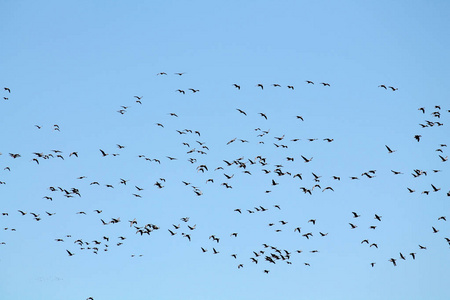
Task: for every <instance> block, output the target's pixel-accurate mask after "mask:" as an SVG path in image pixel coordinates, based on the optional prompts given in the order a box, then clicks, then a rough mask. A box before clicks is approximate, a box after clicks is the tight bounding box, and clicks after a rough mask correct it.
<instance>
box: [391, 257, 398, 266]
mask: <svg viewBox="0 0 450 300" xmlns="http://www.w3.org/2000/svg"><path fill="white" fill-rule="evenodd" d="M389 261H390V262H392V263H393V264H394V267H395V266H397V263H396V261H397V260H396V259H395V258H391V259H390V260H389Z"/></svg>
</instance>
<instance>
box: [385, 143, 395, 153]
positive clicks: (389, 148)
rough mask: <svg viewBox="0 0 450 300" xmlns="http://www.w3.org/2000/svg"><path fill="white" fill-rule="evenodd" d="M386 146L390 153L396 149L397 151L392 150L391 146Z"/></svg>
mask: <svg viewBox="0 0 450 300" xmlns="http://www.w3.org/2000/svg"><path fill="white" fill-rule="evenodd" d="M385 146H386V149H387V150H388V152H389V153H394V152H395V151H397V150H391V148H389V147H388V145H385Z"/></svg>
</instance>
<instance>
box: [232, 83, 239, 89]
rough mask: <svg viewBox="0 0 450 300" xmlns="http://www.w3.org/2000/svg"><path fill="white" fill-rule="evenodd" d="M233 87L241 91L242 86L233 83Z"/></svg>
mask: <svg viewBox="0 0 450 300" xmlns="http://www.w3.org/2000/svg"><path fill="white" fill-rule="evenodd" d="M233 85H234V87H235V88H237V89H238V90H240V89H241V86H240V85H238V84H236V83H233Z"/></svg>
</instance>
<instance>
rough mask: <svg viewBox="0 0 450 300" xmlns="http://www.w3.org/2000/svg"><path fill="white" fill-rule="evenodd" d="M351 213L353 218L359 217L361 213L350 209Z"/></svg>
mask: <svg viewBox="0 0 450 300" xmlns="http://www.w3.org/2000/svg"><path fill="white" fill-rule="evenodd" d="M352 214H353V218H359V217H361V215H358V214H357V213H356V212H354V211H352Z"/></svg>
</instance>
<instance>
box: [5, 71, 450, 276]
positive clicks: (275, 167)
mask: <svg viewBox="0 0 450 300" xmlns="http://www.w3.org/2000/svg"><path fill="white" fill-rule="evenodd" d="M184 74H185V73H175V75H176V76H183V75H184ZM157 75H158V76H167V73H165V72H161V73H158V74H157ZM305 82H306V84H310V85H314V84H315V83H314V82H313V81H310V80H307V81H305ZM320 84H321V85H322V86H323V87H330V86H331V85H330V84H329V83H326V82H320ZM232 86H233V87H234V88H235V89H237V90H238V91H239V90H241V85H239V84H237V83H233V84H232ZM271 86H272V87H274V88H278V87H281V85H280V84H277V83H274V84H272V85H271ZM256 87H257V88H260V89H261V90H263V89H264V85H263V84H261V83H258V84H257V85H256ZM378 87H380V88H383V89H385V90H391V91H392V92H395V91H397V90H398V88H396V87H393V86H389V85H385V84H381V85H379V86H378ZM287 88H288V89H291V90H294V89H295V88H294V86H293V85H287ZM4 91H5V93H7V94H6V95H5V96H4V97H3V99H4V100H9V95H11V94H12V91H11V89H10V88H8V87H5V88H4ZM187 91H190V92H191V93H198V92H200V90H199V89H195V88H189V89H188V90H187ZM176 92H178V93H180V94H185V93H186V91H185V90H183V89H177V90H176ZM134 101H135V103H137V104H139V105H143V104H145V98H144V97H143V96H134ZM129 107H130V106H129V105H123V106H121V108H120V109H119V110H118V111H117V112H118V113H120V114H122V115H124V114H125V113H126V112H127V109H128V108H129ZM429 109H430V108H425V107H420V108H418V110H419V111H420V112H421V113H422V114H426V112H427V111H428V110H429ZM233 110H234V111H235V112H236V114H237V115H236V117H242V118H245V117H248V115H249V112H247V111H246V110H244V109H242V108H233ZM431 110H432V112H431V114H429V115H430V116H431V118H432V121H431V120H424V121H423V122H421V123H420V127H421V128H431V127H434V126H436V127H439V126H443V125H444V124H443V123H442V121H441V117H443V115H444V114H445V113H450V110H447V111H446V112H445V111H444V110H442V109H441V107H440V106H439V105H436V106H434V107H432V108H431ZM254 113H255V114H258V115H259V117H261V119H262V120H263V121H264V120H268V119H269V118H270V115H269V114H268V113H266V112H254ZM167 116H168V119H167V120H166V121H167V122H166V123H165V124H163V123H155V124H154V125H155V126H156V127H159V128H160V129H161V130H167V129H166V127H167V123H170V118H179V115H178V113H175V112H170V113H168V114H167ZM180 118H181V116H180ZM292 119H293V120H296V121H297V122H305V120H307V116H303V115H295V114H293V115H292ZM35 127H36V128H37V129H38V130H40V129H41V128H42V127H43V126H41V125H35ZM52 129H53V130H54V131H61V130H60V126H59V125H58V124H54V125H53V128H52ZM169 134H170V133H169ZM172 134H173V136H174V138H178V139H180V144H181V147H183V148H184V150H185V156H183V157H174V156H166V157H148V156H147V155H145V154H136V155H135V156H136V158H137V159H138V160H142V161H145V162H148V163H151V164H157V165H164V164H166V163H168V162H173V163H176V162H177V161H179V160H184V161H185V160H187V161H188V162H189V165H191V166H192V168H191V169H192V171H193V173H194V174H196V175H195V176H200V177H199V178H202V180H204V183H201V184H193V183H191V181H196V182H198V180H197V179H196V178H195V177H194V178H190V179H189V180H188V179H186V180H181V181H180V182H178V183H176V182H175V183H174V182H173V180H172V179H171V178H163V177H158V178H156V180H155V181H154V183H152V184H151V185H144V186H141V185H138V184H134V183H133V180H131V179H124V178H119V179H118V180H117V182H116V183H111V182H102V180H101V179H94V180H88V177H87V176H84V175H83V176H79V177H76V180H77V181H78V183H77V184H76V186H77V187H61V186H56V185H55V186H50V187H48V194H46V195H43V196H42V199H43V200H46V201H50V202H56V201H60V200H61V199H63V198H77V197H81V196H82V193H84V191H85V190H87V189H89V188H98V189H101V188H103V189H110V190H113V189H118V187H122V188H126V189H127V190H129V191H130V196H131V197H133V198H145V197H146V195H145V191H147V190H149V189H152V188H153V189H164V188H166V187H167V186H172V187H173V186H177V188H186V189H190V190H191V192H192V193H193V195H195V196H198V197H202V196H204V191H203V189H202V186H206V185H208V186H209V185H217V186H218V188H219V189H224V190H227V189H233V187H235V185H239V184H240V181H239V179H237V178H239V177H243V176H253V175H255V174H257V175H258V176H261V178H262V179H261V180H265V181H266V182H267V185H266V186H265V188H264V189H263V190H261V191H260V192H261V193H264V194H269V193H272V191H274V190H276V189H279V188H280V187H279V186H280V185H283V184H285V181H286V180H285V179H284V178H289V180H291V182H293V183H294V184H296V185H298V189H299V190H300V191H301V192H302V193H303V194H304V195H308V196H312V195H313V194H314V193H316V192H318V191H320V192H321V193H324V192H328V193H333V192H335V190H336V189H339V186H338V182H340V181H341V180H345V179H346V180H361V179H363V178H365V179H367V180H368V179H374V178H376V177H377V174H378V173H377V170H365V171H363V172H362V173H361V174H359V175H358V174H352V175H345V176H344V175H341V174H333V175H331V176H325V175H323V174H320V173H319V172H311V174H306V173H305V174H303V173H301V172H299V171H298V169H296V170H294V168H292V164H293V163H294V162H297V161H300V162H301V163H303V164H308V163H311V162H312V161H314V160H313V159H314V156H311V155H306V154H300V155H298V154H296V155H286V157H285V159H284V160H283V161H273V160H272V159H271V157H265V156H262V155H255V156H254V157H244V156H241V157H237V158H233V159H229V158H228V159H223V160H222V161H221V162H218V163H217V164H216V165H207V164H206V163H205V162H204V160H203V158H202V157H205V155H207V154H208V153H209V151H210V147H211V146H210V145H209V144H208V143H206V142H204V141H200V140H199V139H200V138H203V136H202V133H201V132H200V131H199V130H194V129H176V130H175V131H174V132H173V133H172ZM422 134H424V133H422ZM422 134H416V135H414V136H412V137H411V139H414V140H416V141H417V142H421V140H422ZM254 135H255V136H254V138H255V139H256V140H257V143H258V144H261V145H266V147H272V148H270V149H271V151H278V150H277V149H280V150H281V149H288V148H289V147H291V148H292V147H295V144H296V143H298V142H300V141H303V142H307V143H313V142H318V141H321V142H322V143H328V144H329V143H332V142H334V138H331V137H322V138H302V139H300V138H291V139H289V138H287V137H286V136H285V135H281V136H274V135H271V133H270V129H267V130H263V129H261V128H259V127H258V128H255V129H254ZM253 142H254V141H253ZM247 143H250V141H249V140H248V139H244V138H238V137H234V138H232V139H230V140H228V139H227V140H224V141H223V144H222V145H219V146H220V147H239V145H245V144H247ZM235 144H239V145H238V146H233V145H235ZM211 148H212V147H211ZM382 148H383V145H380V150H379V151H380V152H381V151H383V150H382ZM446 149H447V145H446V144H445V143H441V144H438V145H436V150H435V152H436V153H438V154H436V164H438V163H441V164H442V168H439V169H437V168H436V169H432V170H421V169H413V170H412V172H411V173H410V174H411V176H413V177H414V178H418V177H422V176H427V175H429V174H430V173H432V174H438V173H441V172H444V171H445V170H444V168H446V167H447V164H448V155H446V154H445V153H446ZM384 151H386V153H387V155H397V154H398V152H400V151H401V150H399V149H396V147H394V146H393V145H384ZM122 154H129V153H126V145H122V144H116V151H114V153H113V152H112V150H105V148H103V147H102V148H99V150H98V157H99V159H107V158H108V157H118V156H120V155H122ZM0 155H1V153H0ZM433 155H435V154H433ZM5 156H7V157H9V158H10V160H8V159H6V158H3V159H1V160H0V162H1V164H2V165H3V166H2V170H3V172H14V162H15V160H18V159H24V158H25V159H27V158H26V157H28V159H29V161H30V162H31V163H33V164H36V165H40V164H42V163H43V162H44V161H46V160H51V159H56V160H60V161H64V160H68V159H82V157H83V153H80V152H79V151H76V150H71V151H68V152H67V154H66V153H64V152H63V151H62V150H59V149H52V150H49V151H47V152H32V153H31V155H30V154H25V153H12V152H10V153H9V154H8V155H4V157H5ZM296 168H297V167H296ZM390 172H391V173H392V175H394V176H401V175H405V174H404V172H406V171H404V170H390ZM2 177H5V176H4V175H0V186H1V185H5V184H7V183H8V182H7V180H5V179H2ZM264 178H266V179H264ZM282 178H283V179H282ZM282 182H283V183H282ZM169 183H170V184H169ZM445 189H446V188H444V187H438V186H436V185H435V184H431V185H430V189H426V190H422V191H418V192H420V193H421V194H423V195H429V194H430V193H442V192H443V190H445ZM447 189H448V187H447ZM415 192H416V188H415V187H411V186H408V187H405V193H415ZM0 193H1V190H0ZM445 193H446V194H445ZM444 194H445V195H446V196H450V190H449V191H447V192H445V191H444ZM267 211H271V212H275V213H277V214H278V215H280V214H281V213H282V212H283V207H282V206H281V205H279V204H277V203H273V204H271V205H270V206H266V205H258V206H253V207H237V208H235V209H234V211H232V212H230V213H233V214H238V215H245V214H248V215H250V214H263V213H266V212H267ZM56 213H57V212H49V211H44V212H31V211H27V210H26V209H17V211H15V212H14V211H10V212H6V211H5V212H1V215H0V222H1V223H2V224H4V223H5V222H7V218H8V217H9V216H10V215H12V214H18V216H21V217H23V218H26V217H27V216H31V217H32V218H33V220H34V221H36V222H40V221H44V220H46V219H47V218H52V217H53V216H54V215H55V214H56ZM75 214H78V215H89V214H91V215H94V216H97V217H96V218H98V224H99V226H118V225H117V224H120V223H122V222H123V223H126V224H127V225H126V226H127V228H128V230H129V231H130V234H135V235H138V236H140V237H146V236H150V235H153V234H156V232H158V231H160V232H161V234H167V235H169V236H171V237H173V238H177V237H178V238H180V239H182V240H184V241H186V242H188V243H189V242H191V241H192V240H194V239H201V240H204V245H202V246H201V247H200V248H199V249H198V250H199V251H201V252H202V253H207V252H209V253H212V254H213V255H219V254H226V255H228V256H229V257H230V258H231V259H232V261H234V262H235V265H236V268H238V269H241V268H244V266H245V265H247V264H255V265H258V266H260V265H262V272H264V273H266V274H268V273H269V272H270V269H271V266H274V265H276V264H280V263H285V264H289V265H290V264H293V262H294V261H295V260H296V257H301V256H300V254H301V253H303V252H309V253H311V254H316V253H319V252H320V251H319V249H310V250H307V251H304V250H302V249H286V248H285V247H282V246H280V245H276V244H273V243H272V244H270V243H264V244H261V245H260V246H259V247H258V248H257V249H255V250H253V251H252V253H251V254H250V255H249V256H248V255H247V256H245V255H242V254H241V253H237V252H236V253H234V252H233V253H225V252H227V251H224V250H222V249H221V247H220V246H221V245H222V244H223V243H224V242H225V243H226V242H227V240H229V239H239V232H235V231H233V232H230V233H229V236H219V235H218V234H217V233H211V234H210V235H208V236H204V237H201V236H198V235H196V229H197V224H196V223H195V222H192V221H191V219H190V218H189V217H187V216H183V217H181V218H180V219H179V220H172V222H170V223H172V225H169V226H167V225H160V224H153V223H151V222H140V221H138V220H137V219H136V218H134V219H132V220H121V218H120V216H109V217H106V216H104V213H103V210H102V209H96V210H94V211H77V212H75ZM361 217H362V216H361V215H360V214H359V213H357V212H355V211H352V212H349V216H348V218H349V220H348V229H349V230H358V229H359V228H360V225H359V224H358V220H360V219H361ZM364 217H368V216H364ZM368 218H369V219H368V220H371V221H372V222H373V223H372V224H371V225H370V227H369V230H376V229H377V228H378V226H380V225H381V224H383V217H382V215H381V214H380V213H379V212H373V215H372V216H371V217H370V216H369V217H368ZM446 221H447V219H446V216H438V217H437V218H436V223H435V224H431V225H430V233H431V234H435V235H441V230H440V229H439V227H440V224H442V223H445V222H446ZM318 223H320V220H317V219H315V218H310V219H308V220H306V219H305V220H304V221H303V222H298V221H295V222H292V221H289V220H284V219H281V220H274V221H271V222H270V223H268V224H267V227H266V228H267V229H269V230H271V231H274V232H276V233H281V232H290V234H293V235H298V236H299V237H300V238H302V239H304V241H305V242H307V241H309V240H312V239H316V238H319V239H326V238H327V237H328V235H329V234H332V233H330V232H329V231H324V229H323V228H318V229H315V228H316V227H317V226H316V224H318ZM3 230H5V231H16V229H15V228H14V227H11V226H8V227H4V228H3ZM99 231H100V230H99ZM442 240H443V241H445V242H446V243H447V244H448V245H450V235H449V236H442ZM54 241H55V243H64V244H65V245H67V246H66V247H64V248H65V253H66V254H67V255H68V256H70V257H72V256H74V255H77V254H78V253H79V252H80V251H87V252H90V253H93V254H96V255H98V254H100V253H104V252H107V251H110V249H111V248H113V247H120V246H122V245H124V244H125V243H126V242H127V236H124V235H119V236H108V235H103V234H98V237H97V238H95V239H89V240H87V239H86V238H84V237H81V236H76V237H72V235H70V234H67V235H65V236H58V237H54ZM360 244H361V245H366V246H367V247H369V248H373V249H378V247H379V246H380V243H379V242H378V241H372V240H371V239H369V238H364V239H363V240H362V241H361V242H360ZM0 245H3V246H7V241H0ZM426 249H427V247H426V246H425V245H422V244H418V245H417V247H416V248H415V249H409V250H408V251H406V252H399V253H398V254H397V255H392V257H390V258H386V260H385V262H391V263H392V265H393V266H397V264H398V263H399V261H404V260H407V258H408V257H410V259H411V260H415V259H416V258H417V257H418V256H420V255H421V254H419V253H420V251H425V250H426ZM143 255H144V254H134V253H132V254H130V256H131V257H141V256H143ZM376 263H377V262H373V261H371V262H368V265H370V266H371V267H374V266H375V265H376ZM303 264H304V265H305V266H307V267H310V266H311V263H310V262H308V261H304V262H303Z"/></svg>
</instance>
